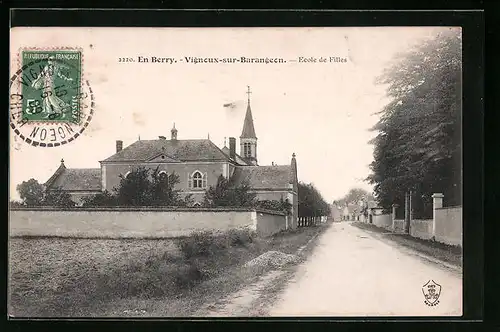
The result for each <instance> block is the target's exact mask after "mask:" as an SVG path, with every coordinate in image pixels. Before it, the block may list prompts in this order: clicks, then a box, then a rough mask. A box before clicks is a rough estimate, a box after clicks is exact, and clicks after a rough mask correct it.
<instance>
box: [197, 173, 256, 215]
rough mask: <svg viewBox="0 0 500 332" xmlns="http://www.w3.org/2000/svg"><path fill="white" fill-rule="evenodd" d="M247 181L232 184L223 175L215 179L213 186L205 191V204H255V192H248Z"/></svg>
mask: <svg viewBox="0 0 500 332" xmlns="http://www.w3.org/2000/svg"><path fill="white" fill-rule="evenodd" d="M250 190H251V188H250V185H249V184H248V183H242V184H239V185H237V186H236V185H234V184H233V183H232V182H231V181H228V180H227V179H226V178H225V177H224V176H223V175H220V176H219V177H218V179H217V184H216V185H215V186H210V187H209V188H208V189H207V190H206V191H205V196H204V205H205V206H211V207H213V206H255V204H256V194H255V193H252V192H250Z"/></svg>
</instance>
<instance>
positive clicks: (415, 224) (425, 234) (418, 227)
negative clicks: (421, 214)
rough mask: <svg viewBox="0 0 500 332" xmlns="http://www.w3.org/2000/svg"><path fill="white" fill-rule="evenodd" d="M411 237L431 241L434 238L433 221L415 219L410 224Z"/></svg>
mask: <svg viewBox="0 0 500 332" xmlns="http://www.w3.org/2000/svg"><path fill="white" fill-rule="evenodd" d="M410 235H411V236H413V237H418V238H420V239H425V240H428V239H431V238H432V219H428V220H419V219H414V220H412V221H411V224H410Z"/></svg>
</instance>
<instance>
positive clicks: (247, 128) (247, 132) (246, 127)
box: [240, 101, 257, 138]
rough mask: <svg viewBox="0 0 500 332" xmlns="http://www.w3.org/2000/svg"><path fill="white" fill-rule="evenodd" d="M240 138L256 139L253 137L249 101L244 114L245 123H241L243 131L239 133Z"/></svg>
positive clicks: (253, 131)
mask: <svg viewBox="0 0 500 332" xmlns="http://www.w3.org/2000/svg"><path fill="white" fill-rule="evenodd" d="M240 138H257V135H255V128H254V126H253V117H252V109H251V108H250V101H248V106H247V112H246V114H245V122H244V123H243V130H242V131H241V136H240Z"/></svg>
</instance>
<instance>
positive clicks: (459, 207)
mask: <svg viewBox="0 0 500 332" xmlns="http://www.w3.org/2000/svg"><path fill="white" fill-rule="evenodd" d="M461 208H462V206H461V205H456V206H445V207H440V208H436V209H435V210H448V209H450V210H451V209H461Z"/></svg>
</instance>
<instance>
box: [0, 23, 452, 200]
mask: <svg viewBox="0 0 500 332" xmlns="http://www.w3.org/2000/svg"><path fill="white" fill-rule="evenodd" d="M440 29H443V28H435V27H425V28H424V27H379V28H374V27H359V28H356V27H352V28H196V29H194V28H41V27H36V28H25V27H21V28H19V27H16V28H13V29H11V71H15V70H17V68H16V65H17V63H18V52H19V49H20V48H22V47H38V48H42V49H43V48H48V47H50V48H58V47H78V48H80V49H82V52H83V69H82V71H83V75H84V77H85V78H86V79H87V80H88V81H89V83H90V85H91V87H92V89H93V91H94V96H95V110H96V113H95V116H94V117H93V119H92V121H91V123H90V125H89V127H88V128H87V130H86V131H85V132H84V134H83V135H82V136H81V137H79V138H77V139H76V140H75V141H73V142H71V143H70V144H67V145H65V146H62V147H55V148H41V147H33V146H30V145H28V144H27V143H24V142H18V143H16V142H15V141H14V134H13V133H12V132H11V142H10V161H9V163H10V168H9V169H10V195H11V199H18V197H19V196H18V193H17V192H16V186H17V184H19V183H21V182H22V181H25V180H28V179H29V178H35V179H37V180H38V181H39V182H41V183H43V182H45V181H47V180H48V179H49V177H50V176H51V175H52V174H53V173H54V171H55V170H56V169H57V167H59V165H60V160H61V158H64V161H65V165H66V167H68V168H98V167H100V164H99V161H100V160H103V159H105V158H107V157H109V156H111V155H112V154H114V152H115V141H116V140H123V142H124V147H126V146H128V145H130V144H132V143H133V142H135V141H136V140H137V139H138V137H139V136H140V138H141V139H156V138H158V136H160V135H163V136H167V137H170V129H171V128H172V126H173V123H174V122H175V126H176V128H177V129H178V139H204V138H207V137H208V135H209V136H210V139H211V140H212V141H213V142H214V143H215V144H216V145H218V146H219V147H221V148H222V147H223V146H224V138H225V137H230V136H233V137H236V138H237V140H238V142H237V150H238V152H239V136H240V134H241V130H242V126H243V119H244V116H245V110H246V100H247V94H246V91H247V86H250V89H251V91H252V93H251V107H252V114H253V119H254V125H255V131H256V134H257V137H258V148H257V153H258V155H257V157H258V161H259V165H270V164H271V163H272V162H274V163H276V164H289V163H290V160H291V157H292V154H293V153H295V154H296V158H297V165H298V177H299V180H300V181H303V182H306V183H313V184H314V185H315V186H316V187H317V188H318V190H319V191H320V192H321V193H322V195H323V197H324V198H325V199H326V200H327V201H328V202H331V201H333V200H334V199H337V198H341V197H342V196H344V195H345V194H346V193H347V192H348V191H349V189H351V188H354V187H359V188H363V189H366V190H368V191H369V192H371V191H372V186H371V185H370V184H368V183H366V182H364V181H363V180H364V179H365V178H366V177H367V176H368V175H369V172H370V171H369V167H368V166H369V164H370V163H371V162H372V160H373V146H372V145H370V144H368V141H369V140H370V139H371V138H372V137H374V136H375V135H376V133H374V132H372V131H370V130H369V129H370V128H371V127H372V126H373V125H374V124H375V123H376V122H377V120H378V115H375V114H374V113H377V112H379V111H380V110H381V109H382V108H383V106H384V105H385V104H387V103H388V101H389V100H388V99H387V97H386V95H385V89H386V87H384V86H380V85H376V84H375V82H374V81H375V78H376V77H377V76H378V75H380V74H381V73H382V71H383V70H384V68H386V67H387V66H388V65H389V64H390V61H391V59H392V58H393V57H394V56H395V55H396V54H397V53H398V52H404V51H406V50H408V49H409V48H411V47H412V45H414V44H416V43H418V42H419V41H420V40H422V39H424V38H429V37H432V36H433V35H435V34H436V32H437V31H439V30H440ZM139 56H142V57H144V58H148V59H151V57H157V58H161V57H165V58H168V57H172V58H176V59H178V60H179V61H178V62H177V63H172V64H168V63H152V62H148V63H139V62H138V60H137V59H138V57H139ZM123 57H130V58H133V59H134V60H135V62H119V58H123ZM185 57H217V58H226V57H227V58H229V57H231V58H232V57H236V58H240V57H247V58H251V57H259V58H260V57H268V58H283V59H284V60H286V63H269V64H264V63H233V64H222V63H218V64H215V63H198V64H193V63H186V61H185V60H184V61H180V59H185ZM299 57H304V58H311V57H313V58H316V60H317V62H300V61H299ZM321 57H323V58H326V59H329V58H330V57H341V58H343V57H345V58H346V59H347V62H344V63H340V62H329V61H327V62H319V59H320V58H321ZM230 102H234V103H235V105H237V107H236V108H234V109H230V108H227V107H224V106H223V105H224V104H226V103H230Z"/></svg>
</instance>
